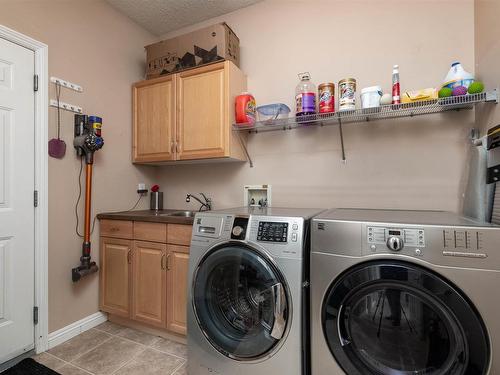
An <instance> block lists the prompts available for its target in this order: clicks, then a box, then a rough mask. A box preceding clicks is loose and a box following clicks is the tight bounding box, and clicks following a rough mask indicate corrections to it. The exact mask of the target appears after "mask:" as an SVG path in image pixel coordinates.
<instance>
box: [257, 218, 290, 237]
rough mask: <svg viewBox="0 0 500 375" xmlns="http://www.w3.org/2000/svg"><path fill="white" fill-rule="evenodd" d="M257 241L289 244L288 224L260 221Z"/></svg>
mask: <svg viewBox="0 0 500 375" xmlns="http://www.w3.org/2000/svg"><path fill="white" fill-rule="evenodd" d="M257 241H264V242H288V223H280V222H272V221H259V228H258V232H257Z"/></svg>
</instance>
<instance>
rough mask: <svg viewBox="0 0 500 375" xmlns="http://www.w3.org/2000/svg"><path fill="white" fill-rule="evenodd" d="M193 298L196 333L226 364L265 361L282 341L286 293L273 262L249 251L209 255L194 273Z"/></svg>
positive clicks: (243, 248)
mask: <svg viewBox="0 0 500 375" xmlns="http://www.w3.org/2000/svg"><path fill="white" fill-rule="evenodd" d="M193 296H194V300H193V303H194V309H195V314H196V317H197V319H198V324H199V326H200V328H201V329H202V331H203V333H204V334H205V336H206V338H207V339H208V340H209V341H210V342H211V344H212V345H213V346H214V347H215V348H216V349H217V350H218V351H220V352H221V353H222V354H224V355H226V356H228V357H230V358H233V359H237V360H254V359H258V358H260V357H262V356H265V355H268V354H270V352H271V351H272V350H273V349H274V348H275V347H276V345H277V344H278V343H279V342H280V340H281V339H282V338H283V336H284V335H285V330H286V328H287V323H288V317H289V313H290V311H289V308H288V306H289V305H288V303H289V301H290V298H289V296H288V288H287V286H286V284H285V281H284V280H283V278H282V277H281V274H280V272H279V271H278V270H277V268H276V267H275V266H274V265H273V264H272V262H271V261H270V260H269V259H268V258H267V257H265V256H263V255H262V254H260V253H259V252H257V251H256V250H253V249H251V248H249V247H246V246H243V245H229V246H224V247H220V248H217V249H215V250H213V251H212V252H210V253H209V254H208V255H207V256H206V257H205V258H204V259H203V260H202V262H201V263H200V265H199V267H198V270H197V271H196V275H195V279H194V284H193Z"/></svg>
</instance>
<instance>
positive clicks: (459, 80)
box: [443, 61, 474, 90]
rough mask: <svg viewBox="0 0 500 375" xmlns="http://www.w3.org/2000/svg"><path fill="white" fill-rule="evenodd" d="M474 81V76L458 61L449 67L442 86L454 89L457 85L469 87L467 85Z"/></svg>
mask: <svg viewBox="0 0 500 375" xmlns="http://www.w3.org/2000/svg"><path fill="white" fill-rule="evenodd" d="M472 82H474V76H473V75H472V74H470V73H469V72H466V71H465V69H464V68H463V67H462V64H460V63H459V62H458V61H455V62H454V63H453V64H451V68H450V70H449V71H448V74H447V75H446V78H445V79H444V83H443V87H448V88H450V89H452V90H453V89H454V88H455V87H458V86H465V87H467V88H468V87H469V85H470V84H471V83H472Z"/></svg>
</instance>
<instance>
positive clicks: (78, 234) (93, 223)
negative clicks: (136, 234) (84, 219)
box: [75, 156, 144, 238]
mask: <svg viewBox="0 0 500 375" xmlns="http://www.w3.org/2000/svg"><path fill="white" fill-rule="evenodd" d="M83 158H84V157H83V156H82V157H81V158H80V172H79V173H78V198H77V200H76V204H75V217H76V226H75V232H76V235H77V236H78V237H80V238H83V235H82V234H81V233H80V232H79V230H78V228H79V227H80V218H79V216H78V205H79V204H80V200H81V198H82V172H83ZM143 196H144V195H143V194H141V195H140V196H139V199H137V202H135V204H134V205H133V206H132V208H129V209H128V210H126V211H111V212H109V213H116V212H129V211H132V210H134V209H135V208H136V207H137V205H138V204H139V202H140V201H141V199H142V197H143ZM96 220H97V215H96V216H94V219H93V220H92V229H91V230H90V234H91V235H92V234H93V233H94V227H95V222H96Z"/></svg>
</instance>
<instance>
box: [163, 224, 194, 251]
mask: <svg viewBox="0 0 500 375" xmlns="http://www.w3.org/2000/svg"><path fill="white" fill-rule="evenodd" d="M192 231H193V226H192V225H183V224H168V229H167V243H169V244H174V245H184V246H189V245H190V244H191V232H192Z"/></svg>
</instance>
